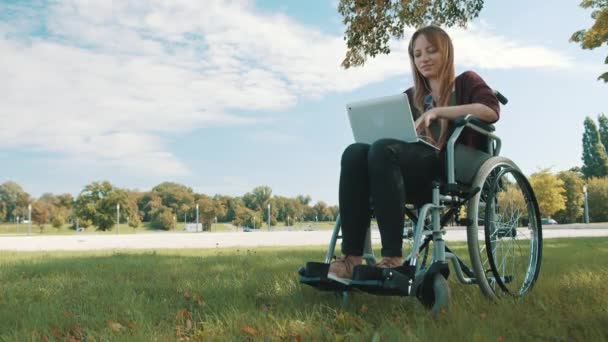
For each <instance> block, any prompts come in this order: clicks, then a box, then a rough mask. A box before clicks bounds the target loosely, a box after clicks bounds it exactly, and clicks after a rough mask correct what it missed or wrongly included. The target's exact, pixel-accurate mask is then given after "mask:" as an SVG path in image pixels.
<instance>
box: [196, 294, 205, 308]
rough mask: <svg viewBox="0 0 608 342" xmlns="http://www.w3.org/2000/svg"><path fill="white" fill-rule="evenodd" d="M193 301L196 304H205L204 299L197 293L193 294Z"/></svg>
mask: <svg viewBox="0 0 608 342" xmlns="http://www.w3.org/2000/svg"><path fill="white" fill-rule="evenodd" d="M194 302H195V303H196V304H197V305H198V306H205V301H204V300H203V298H202V297H201V296H199V295H194Z"/></svg>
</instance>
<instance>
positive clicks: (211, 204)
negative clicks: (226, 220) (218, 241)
mask: <svg viewBox="0 0 608 342" xmlns="http://www.w3.org/2000/svg"><path fill="white" fill-rule="evenodd" d="M197 203H198V208H199V217H200V222H201V223H202V225H203V231H209V230H211V225H212V224H213V221H214V220H215V218H216V217H218V216H224V215H226V208H224V205H223V204H222V202H220V201H219V200H215V199H212V198H210V197H208V196H206V195H201V196H200V198H199V199H198V201H197Z"/></svg>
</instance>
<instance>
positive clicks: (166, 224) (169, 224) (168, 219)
mask: <svg viewBox="0 0 608 342" xmlns="http://www.w3.org/2000/svg"><path fill="white" fill-rule="evenodd" d="M152 227H153V228H154V229H164V230H171V229H175V220H174V216H173V212H171V209H169V208H162V209H160V210H159V211H158V212H157V213H156V215H155V217H154V220H153V221H152Z"/></svg>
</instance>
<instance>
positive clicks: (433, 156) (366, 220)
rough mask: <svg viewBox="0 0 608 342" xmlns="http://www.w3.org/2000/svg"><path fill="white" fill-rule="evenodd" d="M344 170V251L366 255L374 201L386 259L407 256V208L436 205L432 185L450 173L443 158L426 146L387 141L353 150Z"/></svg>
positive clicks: (348, 150)
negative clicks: (404, 228) (405, 247)
mask: <svg viewBox="0 0 608 342" xmlns="http://www.w3.org/2000/svg"><path fill="white" fill-rule="evenodd" d="M341 167H342V168H341V172H340V193H339V201H340V203H339V205H340V218H341V220H342V253H343V254H345V255H362V254H363V245H364V243H365V234H366V232H367V229H369V225H370V198H371V199H372V201H373V207H374V213H375V215H376V219H377V221H378V228H379V229H380V238H381V241H382V251H381V254H382V256H383V257H395V256H402V251H401V247H402V243H403V226H404V223H405V204H406V203H413V204H414V205H421V204H424V203H428V202H430V200H431V198H432V193H431V190H432V183H433V181H434V180H440V178H441V177H442V175H443V173H444V170H443V168H442V162H441V158H440V155H439V154H437V152H436V150H435V149H433V148H432V147H430V146H428V145H426V144H423V143H406V142H403V141H400V140H395V139H381V140H378V141H376V142H375V143H373V144H372V145H369V144H362V143H355V144H352V145H350V146H348V147H347V148H346V149H345V150H344V153H343V154H342V162H341ZM406 199H407V202H406Z"/></svg>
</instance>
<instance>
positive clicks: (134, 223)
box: [129, 213, 141, 229]
mask: <svg viewBox="0 0 608 342" xmlns="http://www.w3.org/2000/svg"><path fill="white" fill-rule="evenodd" d="M139 226H141V218H140V215H139V214H138V213H134V214H133V215H131V217H129V227H131V228H133V229H135V228H137V227H139Z"/></svg>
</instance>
